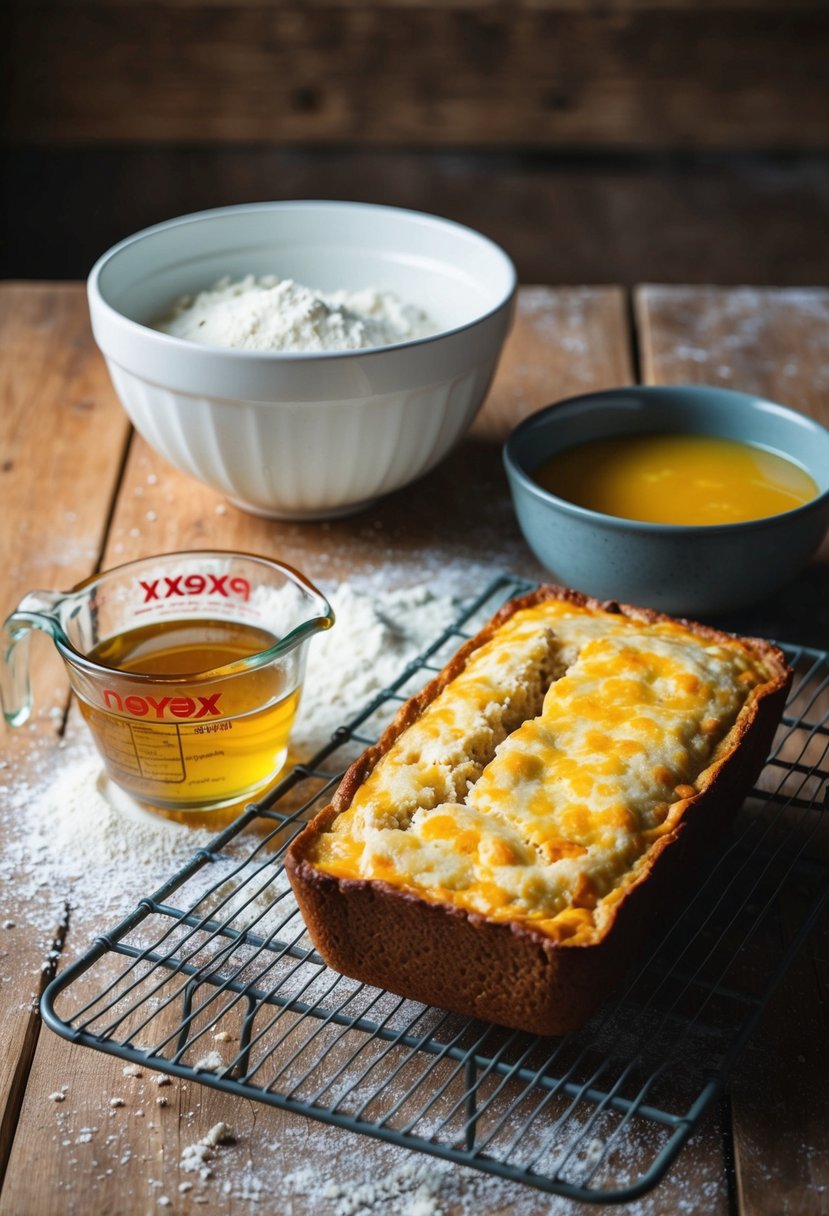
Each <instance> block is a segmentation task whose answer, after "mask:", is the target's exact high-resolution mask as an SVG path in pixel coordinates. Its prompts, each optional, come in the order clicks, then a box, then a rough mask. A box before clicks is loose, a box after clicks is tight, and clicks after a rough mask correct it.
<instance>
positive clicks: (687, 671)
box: [309, 601, 767, 943]
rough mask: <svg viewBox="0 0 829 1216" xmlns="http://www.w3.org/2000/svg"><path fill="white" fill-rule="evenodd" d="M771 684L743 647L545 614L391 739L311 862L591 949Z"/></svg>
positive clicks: (530, 617)
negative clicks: (755, 697) (759, 693)
mask: <svg viewBox="0 0 829 1216" xmlns="http://www.w3.org/2000/svg"><path fill="white" fill-rule="evenodd" d="M766 678H767V672H766V671H765V669H764V668H763V666H762V664H761V663H760V662H759V661H758V660H757V658H756V657H755V656H753V655H752V654H751V652H750V651H749V650H747V649H746V648H745V647H744V646H743V645H742V644H741V643H740V642H739V640H738V639H726V640H724V641H722V640H708V639H706V638H704V637H700V636H698V635H696V634H694V633H692V632H691V631H690V630H688V629H687V628H685V627H684V626H683V625H682V624H680V623H679V622H677V621H660V622H657V623H655V624H644V623H641V622H637V621H634V620H631V619H630V618H628V617H624V616H622V615H620V614H614V613H605V612H599V611H593V610H590V609H586V608H579V607H576V606H573V605H570V604H567V603H565V602H562V601H547V602H545V603H541V604H538V605H536V606H534V607H532V608H527V609H524V610H522V611H520V612H517V613H516V614H515V615H514V616H513V617H511V618H510V619H509V620H508V621H507V622H506V623H505V624H504V625H503V626H501V628H500V629H499V630H498V632H497V633H496V635H495V636H494V638H493V639H492V640H490V641H489V642H488V643H486V644H485V645H483V646H481V647H480V648H479V649H477V650H475V651H474V652H473V653H472V655H471V656H470V658H469V659H468V660H467V663H466V666H465V668H464V669H463V671H462V672H461V673H460V674H459V675H458V676H457V677H456V678H455V679H454V680H453V681H452V682H451V683H450V684H449V685H448V686H447V687H446V688H445V689H444V690H443V691H442V692H441V693H440V694H439V695H438V696H437V697H436V698H435V699H434V700H433V701H432V702H431V704H430V705H429V706H428V707H427V708H426V710H425V711H424V713H423V714H422V715H421V717H420V718H419V719H418V720H417V721H416V722H415V723H413V724H412V726H410V727H409V728H408V729H407V730H406V731H404V733H403V734H402V735H401V736H400V737H399V738H398V739H397V741H396V742H395V743H394V745H393V746H392V747H391V748H390V749H389V751H388V752H387V753H386V754H385V755H384V756H383V757H382V759H381V760H380V762H379V763H378V764H377V766H376V767H375V768H374V769H373V771H372V772H371V773H370V774H369V775H368V777H367V778H366V779H365V781H364V782H363V783H362V785H361V786H360V787H359V789H358V790H357V793H356V794H355V797H354V799H353V802H352V804H351V806H350V807H349V808H348V810H346V811H345V812H344V813H343V814H341V815H340V816H338V818H337V819H336V820H335V821H334V824H333V825H332V828H331V830H330V831H329V832H327V833H325V834H323V835H322V836H321V837H320V838H319V839H318V841H317V842H316V847H315V851H314V852H312V853H311V854H310V855H309V860H311V861H312V862H313V863H314V864H315V865H316V866H317V867H318V868H319V869H321V870H323V871H325V872H326V873H329V874H332V875H335V876H337V877H342V878H369V879H382V880H383V881H385V882H387V883H390V884H392V885H393V886H397V887H400V888H402V889H404V890H407V891H412V892H415V893H417V894H418V895H419V896H420V897H421V898H424V899H427V900H433V901H440V902H446V903H451V904H454V905H456V906H458V907H460V908H464V909H466V910H467V911H471V912H475V913H478V914H480V915H483V916H486V917H487V918H489V919H491V920H496V921H516V920H522V921H525V922H531V923H532V924H533V926H534V927H535V928H538V929H541V930H542V931H543V932H546V933H547V934H549V935H550V936H551V937H553V938H555V939H556V940H558V941H565V940H566V941H570V942H573V943H576V942H581V941H587V940H589V939H590V938H591V937H592V936H594V935H595V933H596V931H597V930H599V929H601V927H602V925H603V923H605V922H606V921H607V919H608V917H609V916H610V915H611V913H612V909H613V906H614V904H615V903H616V902H617V901H618V899H619V898H620V897H621V895H622V893H623V892H624V890H625V889H626V887H627V886H629V885H630V882H632V881H633V880H634V879H635V877H636V874H637V872H638V869H639V868H640V867H641V865H642V864H643V863H644V861H645V858H646V855H647V851H648V848H649V846H650V845H651V844H652V843H653V842H654V841H655V840H657V839H658V838H659V837H660V836H661V835H663V834H664V833H665V832H667V831H668V830H670V828H671V827H672V825H673V823H674V822H675V820H676V817H677V815H678V813H679V812H680V810H681V809H682V807H683V806H684V800H686V799H687V798H689V797H691V796H692V795H693V794H695V793H696V792H697V787H698V785H699V783H700V778H701V777H702V775H703V774H704V772H705V770H706V768H708V767H709V766H710V765H711V763H712V761H713V760H714V759H715V758H716V753H717V748H718V746H719V745H720V744H721V743H722V741H723V740H724V739H725V737H726V735H727V734H728V732H729V730H730V729H731V727H732V725H733V724H734V721H735V720H736V718H737V715H738V714H739V712H740V710H741V708H742V707H743V705H744V704H745V702H746V700H747V699H748V697H749V695H750V694H751V690H752V689H753V688H754V687H755V686H756V685H758V684H759V683H761V682H762V681H763V680H764V679H766Z"/></svg>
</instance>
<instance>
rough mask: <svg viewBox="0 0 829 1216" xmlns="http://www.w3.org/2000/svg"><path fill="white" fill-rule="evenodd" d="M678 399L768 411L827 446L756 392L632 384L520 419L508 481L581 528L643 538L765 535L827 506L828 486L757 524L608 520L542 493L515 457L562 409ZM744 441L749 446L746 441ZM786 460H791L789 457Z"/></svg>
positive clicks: (510, 445) (807, 420)
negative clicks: (528, 435)
mask: <svg viewBox="0 0 829 1216" xmlns="http://www.w3.org/2000/svg"><path fill="white" fill-rule="evenodd" d="M677 395H680V396H682V395H684V396H687V397H689V398H693V397H696V396H700V397H709V398H711V397H714V396H723V395H725V396H727V397H731V398H732V399H734V400H738V399H739V400H741V401H742V402H744V403H745V404H746V405H749V406H757V405H764V406H772V407H774V410H775V412H776V413H778V414H779V415H782V416H784V417H786V418H787V420H790V421H792V422H795V421H796V422H797V423H798V425H803V424H805V425H806V426H807V427H809V428H812V429H813V431H814V432H815V433H816V434H820V435H821V436H822V437H823V438H824V440H825V442H826V443H827V444H829V430H827V428H826V427H824V426H823V424H822V423H820V422H818V421H817V420H816V419H815V418H812V417H810V415H808V414H803V413H800V411H798V410H795V409H793V408H792V407H791V406H788V405H783V404H782V403H781V402H778V401H772V400H771V398H769V397H762V396H760V395H759V394H758V393H749V392H741V391H739V390H736V389H730V388H720V387H719V386H718V385H713V384H642V385H635V384H632V385H624V386H620V387H619V388H609V389H599V390H597V391H596V392H592V393H580V394H577V395H576V396H573V397H563V398H562V399H561V400H560V401H554V402H551V403H550V404H549V405H546V406H542V407H541V409H539V410H535V411H534V412H533V413H532V414H528V415H527V417H526V418H523V419H522V420H521V422H519V423H518V424H517V425H516V426H515V427H514V428H513V430H512V431H511V432H510V434H509V435H508V437H507V439H506V441H505V442H504V445H503V448H502V459H503V463H504V468H505V470H506V474H507V479H508V481H510V482H511V483H513V484H516V483H517V484H518V485H520V486H521V488H522V490H523V491H524V492H525V493H529V494H530V495H531V496H532V497H533V498H534V499H536V500H537V501H538V502H541V503H545V504H548V505H553V506H554V507H556V508H557V509H558V510H559V511H561V512H562V513H563V514H565V515H569V516H572V517H573V518H574V519H578V520H580V521H581V522H583V523H592V524H594V525H596V526H600V527H603V528H607V529H610V530H612V531H622V532H629V533H630V532H634V533H640V532H641V533H643V534H644V535H646V536H666V537H671V538H677V537H681V536H685V537H695V538H696V537H700V536H710V535H712V534H713V535H716V536H723V535H725V534H732V535H733V534H735V533H736V534H742V533H746V532H751V531H758V530H763V529H764V528H765V529H767V528H768V527H770V526H772V525H774V524H776V523H777V522H778V521H780V520H786V521H788V520H793V519H796V518H798V517H799V516H802V515H810V514H813V513H814V512H815V511H817V510H819V509H822V508H824V507H829V485H827V487H826V489H825V490H822V491H821V492H820V493H819V494H817V495H816V496H815V497H814V498H810V499H809V501H808V502H805V503H802V504H801V505H800V506H798V507H792V508H791V509H790V510H788V511H779V512H777V513H776V514H775V515H761V516H760V517H759V518H757V519H745V520H740V521H738V522H735V523H727V524H663V523H654V522H653V521H651V520H644V519H628V518H626V517H624V516H621V515H607V514H605V513H604V512H603V511H593V510H591V509H590V508H589V507H582V506H579V505H578V504H577V503H573V502H569V501H568V500H567V499H566V498H560V497H559V496H558V495H557V494H554V493H553V492H552V491H551V490H546V489H544V487H543V486H541V485H539V484H538V482H537V481H535V479H534V478H533V477H531V476H530V474H529V473H528V472H527V471H526V469H525V468H524V467H523V465H522V464H521V463H520V462H519V460H518V458H517V456H516V453H515V448H516V447H517V445H518V442H519V440H520V439H521V438H522V437H523V435H524V433H525V432H526V431H529V430H532V429H533V428H534V427H537V426H539V425H542V424H543V422H544V420H545V419H546V418H547V417H549V416H550V415H551V414H553V413H554V412H555V411H556V410H558V409H559V408H560V407H561V406H571V407H578V406H583V407H584V409H585V410H587V409H589V408H590V407H591V406H594V405H601V404H604V405H608V404H610V403H611V401H612V400H614V399H618V398H619V397H624V398H630V397H643V396H646V397H652V398H654V399H656V398H658V397H666V398H667V397H668V396H673V397H676V396H677ZM743 442H748V441H747V440H744V441H743ZM753 446H755V447H758V446H761V445H758V444H754V445H753ZM789 459H792V458H791V457H789ZM795 463H797V462H795ZM806 472H807V473H809V476H810V477H814V475H813V473H812V470H811V469H807V470H806Z"/></svg>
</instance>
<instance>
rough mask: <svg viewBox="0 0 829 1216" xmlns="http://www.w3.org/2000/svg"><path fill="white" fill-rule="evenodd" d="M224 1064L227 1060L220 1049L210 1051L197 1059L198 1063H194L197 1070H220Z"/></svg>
mask: <svg viewBox="0 0 829 1216" xmlns="http://www.w3.org/2000/svg"><path fill="white" fill-rule="evenodd" d="M224 1066H225V1062H224V1060H223V1059H222V1057H221V1056H220V1055H219V1053H218V1051H208V1053H207V1054H206V1055H203V1056H202V1057H201V1059H200V1060H196V1063H195V1064H194V1065H193V1067H194V1068H195V1070H196V1072H220V1071H221V1069H223V1068H224Z"/></svg>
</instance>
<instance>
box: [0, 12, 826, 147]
mask: <svg viewBox="0 0 829 1216" xmlns="http://www.w3.org/2000/svg"><path fill="white" fill-rule="evenodd" d="M6 8H7V14H6V38H5V42H6V65H7V88H6V106H5V116H4V119H3V127H2V131H3V136H4V139H5V140H6V141H7V142H10V143H12V144H16V145H21V144H24V145H25V144H54V143H67V144H73V145H79V144H85V143H90V142H92V143H121V144H123V143H134V142H136V143H142V144H149V145H152V144H170V143H171V142H178V143H182V144H193V143H197V144H202V143H211V142H235V143H238V144H246V143H267V144H270V145H275V146H305V147H307V146H309V145H313V144H330V143H331V142H333V141H341V142H344V143H348V144H350V145H352V146H366V145H369V146H370V145H375V146H377V145H397V146H409V147H415V146H420V147H424V146H426V147H444V148H451V147H511V148H516V147H523V148H536V149H540V148H544V149H551V148H555V149H574V148H577V149H580V150H585V149H597V148H601V149H608V148H615V149H623V150H628V149H631V148H639V149H643V148H649V149H653V148H669V149H678V148H686V149H687V148H702V149H726V148H728V149H734V150H737V151H745V150H746V149H751V148H764V149H768V150H773V149H777V150H785V151H787V152H789V151H791V150H792V149H798V148H799V149H806V148H815V149H818V148H820V149H822V148H823V147H824V146H825V134H826V129H827V122H829V87H828V86H827V76H826V72H825V62H826V57H827V45H828V44H829V16H827V13H826V9H825V6H824V5H822V4H821V3H820V0H813V2H812V3H806V2H805V0H799V2H798V3H796V4H787V5H785V6H780V5H772V4H770V3H769V2H768V0H764V2H763V3H758V4H751V5H749V4H746V3H744V2H742V0H741V2H740V3H738V4H731V5H729V6H727V7H726V8H722V6H717V5H714V4H712V3H707V4H705V5H697V4H692V3H691V2H690V0H687V2H686V3H680V2H679V0H669V2H668V3H666V4H664V5H663V4H655V3H642V2H636V3H630V2H624V0H616V2H615V3H614V4H613V5H612V6H607V5H601V6H595V5H590V4H587V3H581V4H579V3H576V2H575V0H570V2H568V3H531V2H527V3H511V4H492V3H490V4H481V3H479V2H478V0H455V2H454V3H452V4H450V5H443V4H439V3H431V4H428V3H425V2H423V3H369V2H367V0H362V2H353V0H352V2H348V0H339V2H330V3H319V2H316V3H313V4H307V3H304V2H303V0H292V2H291V3H281V4H278V5H275V4H272V3H267V2H265V0H235V2H233V0H226V2H225V3H223V4H220V3H201V4H198V3H195V2H194V0H193V2H188V3H175V4H170V3H167V4H163V3H153V4H142V5H140V6H136V5H135V4H132V3H124V0H117V2H113V0H86V2H85V3H74V4H71V5H68V4H65V3H61V0H11V2H10V3H9V4H7V6H6ZM139 13H140V17H139V16H138V15H137V14H139Z"/></svg>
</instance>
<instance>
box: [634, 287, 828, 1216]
mask: <svg viewBox="0 0 829 1216" xmlns="http://www.w3.org/2000/svg"><path fill="white" fill-rule="evenodd" d="M636 313H637V318H638V333H639V342H640V352H641V362H642V377H643V380H644V381H645V382H646V383H655V384H664V383H683V382H684V383H697V384H714V385H720V386H722V387H726V388H739V389H740V390H742V391H745V392H753V393H757V394H759V395H761V396H764V397H768V398H770V399H771V400H774V401H782V402H784V403H786V404H788V405H791V406H793V407H794V408H795V409H798V410H801V411H802V412H804V413H807V414H810V415H811V416H812V417H815V418H817V419H818V420H819V421H821V422H822V423H823V424H824V425H827V424H829V393H828V392H827V390H829V291H826V290H802V291H801V290H791V291H762V292H755V291H751V290H748V289H744V290H723V289H717V288H710V289H703V290H696V289H695V290H688V289H685V288H683V287H643V288H642V289H640V290H639V291H638V292H637V296H636ZM826 552H827V551H826V547H825V546H824V550H823V554H824V556H823V559H822V560H815V562H813V564H812V566H811V568H810V569H809V570H808V571H806V573H805V574H804V575H802V576H801V577H800V578H799V579H797V580H796V581H795V583H794V584H793V585H792V586H790V587H789V588H787V589H785V590H784V591H783V592H781V593H780V594H779V595H777V596H775V597H774V600H773V602H772V603H771V604H767V605H765V606H764V607H763V608H761V609H759V610H757V611H755V612H754V613H753V614H748V617H749V624H748V627H749V628H750V627H751V624H752V621H751V618H752V617H753V624H754V626H755V627H756V628H757V629H758V630H759V631H762V632H765V633H771V634H772V635H775V636H777V637H780V638H781V639H783V640H787V639H791V640H794V641H798V642H808V641H811V642H812V644H813V645H815V646H819V647H820V648H822V649H825V648H826V647H827V645H829V613H827V598H828V596H827V593H829V567H827V564H826V560H825V554H826ZM770 560H773V555H770ZM824 763H825V761H824ZM806 906H807V905H806V903H805V894H804V895H803V896H802V898H801V900H800V903H799V904H798V900H797V897H789V898H788V900H787V901H786V903H785V904H784V906H783V908H782V909H781V913H780V916H781V918H783V919H784V920H785V919H787V920H788V924H787V925H786V930H787V932H786V933H785V935H784V934H783V932H782V928H783V926H782V925H781V932H780V935H779V938H775V939H772V940H769V938H768V936H767V935H764V936H763V938H762V940H761V941H760V942H759V943H756V944H755V945H754V946H753V947H752V950H751V954H752V959H753V965H754V966H755V967H757V968H763V969H764V970H765V971H766V972H770V970H771V968H772V967H773V965H774V963H775V962H776V961H777V959H778V958H779V955H780V953H781V951H782V948H783V945H782V943H783V942H784V941H788V940H790V938H791V934H792V931H793V926H795V925H797V924H799V923H802V920H803V916H804V914H805V913H804V909H805V907H806ZM828 944H829V916H824V917H823V918H822V920H821V921H820V923H819V924H818V926H817V928H816V930H815V932H814V934H813V935H812V937H811V938H810V940H809V942H808V943H807V945H806V947H805V948H804V950H803V951H802V952H801V954H800V955H799V956H798V958H797V960H796V962H795V963H794V965H793V966H792V967H791V968H790V969H789V971H788V973H787V975H786V978H785V981H784V983H783V986H782V989H781V990H780V991H778V993H777V994H776V996H775V997H774V999H773V1001H772V1003H771V1005H770V1007H769V1009H768V1011H767V1013H766V1015H765V1017H764V1019H763V1021H762V1022H761V1024H760V1027H759V1029H758V1031H757V1032H756V1034H755V1036H754V1038H753V1040H752V1042H751V1044H750V1045H749V1048H748V1050H747V1051H746V1054H745V1056H744V1058H743V1060H742V1062H741V1065H740V1067H739V1069H738V1071H737V1073H736V1075H735V1077H734V1081H733V1083H732V1085H731V1109H732V1112H733V1136H734V1157H735V1167H736V1173H737V1188H738V1195H739V1204H740V1212H741V1214H743V1216H783V1214H784V1213H785V1214H794V1213H799V1214H800V1213H803V1214H805V1213H809V1214H811V1213H824V1212H826V1211H827V1210H829V1208H827V1204H826V1197H827V1194H829V1145H828V1144H827V1140H826V1134H825V1133H826V1128H827V1126H829V1056H827V1053H826V1051H825V1050H824V1041H825V1035H826V1008H827V962H826V960H827V945H828ZM795 1010H796V1011H797V1013H796V1015H795V1016H793V1011H795Z"/></svg>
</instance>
